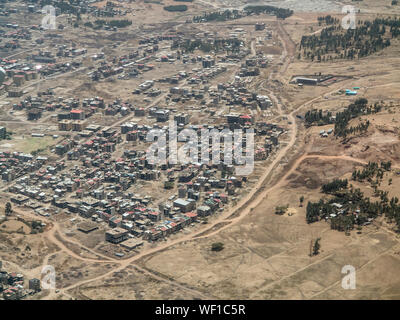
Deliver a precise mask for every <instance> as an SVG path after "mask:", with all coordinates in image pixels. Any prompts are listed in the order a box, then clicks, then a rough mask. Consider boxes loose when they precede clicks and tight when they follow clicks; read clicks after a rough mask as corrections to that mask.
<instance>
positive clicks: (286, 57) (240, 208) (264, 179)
mask: <svg viewBox="0 0 400 320" xmlns="http://www.w3.org/2000/svg"><path fill="white" fill-rule="evenodd" d="M278 27H279V33H280V36H281V39H282V42H283V45H284V50H283V53H282V60H283V62H284V63H283V65H282V69H283V70H282V71H283V73H284V72H286V70H287V68H288V66H289V65H290V62H291V59H292V58H293V55H294V50H293V45H294V44H293V42H292V41H291V39H290V38H289V36H288V35H287V33H286V31H285V30H284V28H283V26H282V25H281V23H280V22H278ZM271 77H272V74H271V76H270V77H269V79H270V78H271ZM269 79H268V80H269ZM335 91H337V90H333V91H332V92H335ZM269 94H270V95H271V98H272V99H273V100H274V102H275V105H276V106H277V109H278V112H279V114H280V115H282V116H283V115H285V114H284V112H283V111H282V105H281V103H280V102H279V100H278V98H277V97H276V96H275V95H274V93H273V92H270V93H269ZM325 95H326V93H325V94H323V95H321V96H318V97H316V98H313V99H311V100H309V101H307V102H306V103H304V104H302V105H300V106H299V107H298V108H296V109H295V110H293V111H292V112H291V113H289V114H287V115H285V116H286V117H287V118H288V121H289V123H290V129H289V134H290V139H289V141H288V143H287V144H286V146H284V147H282V148H281V149H280V150H279V151H278V153H277V154H276V156H275V159H274V160H273V162H272V163H271V164H270V165H269V166H268V167H267V168H266V169H265V171H264V172H263V174H262V176H261V177H260V178H259V180H258V182H257V183H256V185H255V186H254V188H253V189H252V190H251V191H250V192H249V193H248V194H247V195H246V196H244V197H243V198H242V199H240V201H239V202H238V204H237V205H236V206H235V207H233V208H231V209H230V210H227V211H226V212H224V213H223V214H221V216H219V217H218V218H216V219H215V220H214V221H213V222H212V223H210V224H208V225H207V226H206V227H205V228H203V229H202V230H200V231H197V232H195V233H192V234H189V235H185V236H183V237H181V238H179V239H176V240H172V241H171V240H169V241H168V242H166V243H165V244H161V245H158V246H157V247H155V248H152V249H150V250H146V251H144V252H141V253H139V254H137V255H136V256H134V257H131V258H128V259H125V260H120V259H114V258H110V257H106V256H104V255H102V254H99V253H97V252H95V251H94V250H92V249H90V248H86V247H85V246H83V245H82V244H81V243H79V242H77V241H74V240H71V239H66V238H65V236H64V235H63V234H62V232H61V229H60V226H59V224H58V223H55V222H51V223H53V228H52V229H51V230H50V231H48V232H46V233H45V235H46V237H47V238H48V239H49V240H50V241H51V242H53V243H54V244H56V245H57V246H58V247H59V248H60V250H61V251H63V252H65V253H66V254H68V255H69V256H71V257H73V258H75V259H79V260H84V261H86V262H90V263H115V264H118V267H116V268H113V269H112V270H110V271H108V272H106V273H104V274H102V275H99V276H96V277H93V278H91V279H86V280H82V281H79V282H76V283H75V284H73V285H70V286H68V287H65V288H62V289H61V290H60V293H63V294H65V295H67V296H69V297H71V296H70V294H68V293H67V291H68V290H71V289H75V288H78V287H80V286H83V285H85V284H88V283H91V282H94V281H97V280H100V279H103V278H106V277H108V276H111V275H113V274H114V273H116V272H119V271H121V270H123V269H125V268H127V267H128V266H130V265H133V266H134V268H136V269H137V270H139V271H140V272H143V273H145V274H147V275H149V276H151V277H153V278H155V279H157V280H159V281H162V282H166V283H168V284H170V285H173V286H176V287H179V288H180V289H183V290H185V291H187V292H190V293H191V294H193V295H194V296H197V297H201V298H206V299H207V298H208V299H213V298H215V297H209V296H205V294H204V293H202V292H200V291H197V290H195V289H193V288H190V287H188V286H186V285H184V284H181V283H179V282H178V281H176V280H170V279H168V278H166V277H163V276H160V275H158V274H155V273H153V272H151V271H150V270H148V269H144V268H141V267H140V266H138V265H137V263H135V262H138V261H139V260H140V259H142V258H144V257H149V256H151V255H153V254H155V253H158V252H161V251H163V250H166V249H168V248H171V247H172V246H175V245H178V244H181V243H184V242H186V241H191V240H194V239H200V238H207V237H211V236H213V235H216V234H218V233H219V232H221V231H223V230H225V229H227V228H229V227H231V226H232V225H234V224H236V223H238V222H239V221H241V220H242V219H243V218H245V217H246V216H247V215H248V214H249V213H250V212H251V210H252V209H253V208H255V207H256V206H258V205H259V204H260V203H261V201H262V200H263V199H265V197H266V196H267V194H268V193H269V192H271V191H272V190H273V189H276V188H278V187H281V186H282V185H283V184H284V183H285V182H286V179H287V177H288V176H289V175H290V174H291V173H292V172H293V171H294V170H296V168H297V167H298V166H299V165H300V163H301V162H302V161H303V160H305V159H309V158H316V159H323V160H333V159H340V160H346V161H353V162H357V163H360V164H365V161H363V160H360V159H355V158H352V157H350V156H346V155H338V156H319V155H307V154H305V155H303V156H301V157H300V158H298V159H297V160H296V162H295V163H294V164H293V165H292V167H291V168H290V169H289V171H287V172H286V174H285V175H284V176H283V177H282V178H280V179H279V180H278V182H277V183H275V185H273V186H271V187H269V188H264V187H265V186H266V185H267V184H268V182H269V177H270V175H271V173H272V172H273V170H274V169H276V168H277V167H278V166H279V165H280V163H281V161H282V160H283V159H284V158H285V157H286V156H287V155H288V153H289V151H290V150H291V149H292V147H293V146H294V145H295V143H296V135H297V132H298V124H297V122H296V118H295V115H296V113H298V112H299V111H300V110H301V109H303V108H305V107H307V106H309V105H310V104H312V103H313V102H315V101H316V100H318V99H321V98H322V97H323V96H325ZM125 121H126V119H125ZM20 213H21V214H23V215H27V213H26V212H20ZM235 213H238V215H237V216H235V217H233V218H230V217H231V216H232V215H234V214H235ZM34 217H35V219H38V217H37V216H34ZM40 220H43V221H46V222H50V221H49V220H47V219H45V218H40ZM221 223H225V225H224V226H222V227H219V228H217V229H216V230H214V228H216V227H218V226H219V224H221ZM205 233H206V234H205ZM56 234H58V237H56ZM59 239H62V241H60V240H59ZM65 242H69V243H72V244H76V245H79V247H81V248H83V249H85V250H87V251H89V252H91V253H92V254H95V255H97V256H98V257H100V258H101V259H93V258H85V257H82V256H80V255H78V254H77V253H75V252H74V251H72V250H71V249H70V248H68V247H67V246H66V245H65ZM52 254H54V253H52ZM49 256H50V255H49ZM47 259H48V257H47V258H46V261H47ZM53 297H56V294H55V292H51V293H50V295H48V296H47V297H46V298H47V299H50V298H53Z"/></svg>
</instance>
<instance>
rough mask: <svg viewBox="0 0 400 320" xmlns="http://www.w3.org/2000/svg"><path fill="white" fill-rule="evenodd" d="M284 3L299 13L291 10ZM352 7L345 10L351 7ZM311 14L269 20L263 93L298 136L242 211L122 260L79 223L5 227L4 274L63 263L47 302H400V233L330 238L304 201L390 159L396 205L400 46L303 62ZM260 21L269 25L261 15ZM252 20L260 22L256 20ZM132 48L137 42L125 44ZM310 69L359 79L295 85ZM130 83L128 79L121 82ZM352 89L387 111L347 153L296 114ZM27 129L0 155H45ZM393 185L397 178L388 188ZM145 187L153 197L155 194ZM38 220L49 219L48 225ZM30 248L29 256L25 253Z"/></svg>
mask: <svg viewBox="0 0 400 320" xmlns="http://www.w3.org/2000/svg"><path fill="white" fill-rule="evenodd" d="M164 2H165V3H169V2H170V1H164ZM225 2H226V1H225ZM278 2H279V4H281V3H286V5H288V6H290V5H291V4H290V1H282V2H280V1H276V3H278ZM347 2H349V1H347ZM347 2H345V1H342V3H343V4H347ZM273 3H275V2H273ZM327 3H329V4H327V5H322V4H321V6H322V7H323V8H322V7H318V8H317V9H316V10H315V11H330V10H332V11H333V12H337V4H333V2H327ZM349 3H350V2H349ZM375 3H376V1H375V2H374V1H367V0H364V2H363V3H357V5H359V6H360V7H361V8H362V12H361V13H362V14H365V18H367V17H372V15H371V16H370V15H369V14H370V13H372V12H374V10H379V12H381V13H382V14H385V13H387V12H388V10H389V9H388V6H389V7H390V3H389V1H386V0H385V4H381V5H378V4H375ZM207 4H208V1H199V3H197V4H194V5H193V8H199V7H202V6H203V5H204V6H206V5H207ZM224 5H226V3H224V1H218V2H217V6H220V7H224ZM238 5H242V4H238ZM307 5H308V7H307V9H305V10H304V11H308V12H307V13H303V12H299V13H297V12H296V14H295V15H294V16H292V17H290V18H289V19H287V20H285V21H283V22H282V21H276V19H275V18H273V17H269V16H264V17H265V21H266V22H267V23H270V27H271V28H273V30H274V37H275V38H276V42H277V43H276V45H275V46H273V47H267V48H265V47H264V48H263V47H259V48H257V50H261V51H264V50H265V52H266V53H267V54H271V55H275V56H276V57H275V58H276V59H275V60H274V63H273V64H272V65H271V66H270V67H269V68H268V69H267V70H266V71H263V74H262V77H260V79H261V80H259V81H258V82H256V83H254V86H258V87H261V88H263V90H264V92H265V94H268V95H270V96H271V98H273V100H274V102H275V103H276V109H274V110H273V112H274V117H275V118H274V120H280V121H281V122H280V123H282V124H285V125H286V127H287V129H288V133H287V136H286V137H285V140H284V142H283V143H282V148H281V149H280V150H279V151H278V152H277V153H276V154H274V156H273V157H272V158H271V159H269V160H268V161H267V162H266V163H264V164H263V166H259V167H257V168H256V171H255V173H254V176H253V177H252V178H253V182H252V184H250V187H249V188H248V189H247V190H245V192H244V193H243V194H242V197H241V198H240V199H239V200H238V201H237V203H235V204H231V205H230V206H229V208H228V209H227V210H226V211H225V212H223V213H221V214H218V215H217V216H216V217H215V218H214V219H212V220H210V221H209V223H208V224H206V225H201V226H196V227H195V228H194V230H190V232H188V233H186V234H180V235H177V236H174V237H171V238H170V239H169V240H168V241H166V242H163V243H157V244H151V245H149V244H146V245H145V247H144V248H143V249H141V250H140V251H134V252H131V253H130V254H129V255H127V256H125V257H124V258H117V257H115V255H113V254H107V252H106V250H102V249H101V248H102V245H101V244H102V236H103V233H101V231H95V232H93V233H90V234H89V235H86V234H82V233H80V232H79V231H77V230H76V225H77V224H78V222H79V221H78V222H76V223H71V222H70V220H69V219H70V217H68V216H65V217H64V216H59V217H57V218H56V219H55V220H56V221H52V225H51V227H49V228H47V229H46V230H45V231H44V232H43V233H40V234H29V230H24V231H26V232H25V234H22V233H17V231H18V230H19V226H18V225H17V226H16V225H12V224H11V223H10V222H4V223H3V224H5V228H4V229H5V230H4V232H1V230H2V226H3V225H2V224H0V237H1V238H2V241H0V242H1V244H0V246H1V247H2V248H1V250H0V257H1V259H2V260H3V263H4V265H5V266H7V267H11V268H14V269H16V270H19V271H21V272H24V273H25V274H28V275H31V276H36V277H38V276H40V269H41V268H40V267H41V266H42V265H44V264H52V265H54V266H55V267H56V270H58V271H57V288H58V289H59V290H57V292H55V291H51V292H44V293H43V294H42V296H40V298H43V299H73V298H76V299H138V300H139V299H207V298H208V299H399V298H400V276H399V274H398V270H399V267H400V243H399V236H398V234H396V233H395V232H394V226H393V225H392V224H388V223H387V222H386V221H385V220H384V219H383V218H379V219H377V220H376V221H375V222H374V223H373V224H371V225H369V226H365V227H363V228H362V231H360V232H356V231H352V232H351V234H350V235H345V234H344V233H343V232H338V231H335V230H331V229H330V226H329V224H328V223H326V222H324V221H320V222H317V223H314V224H307V223H306V220H305V206H299V198H300V197H301V196H304V198H305V203H307V201H317V200H319V199H320V198H321V193H320V191H319V190H320V187H321V185H322V184H323V183H326V182H328V181H329V180H331V179H333V178H349V177H350V176H351V172H352V171H353V170H354V169H355V168H357V167H361V166H362V165H363V164H366V163H367V162H368V161H387V160H391V161H392V166H393V167H394V169H393V170H392V171H391V172H390V173H388V174H387V175H386V176H385V177H384V179H383V182H382V185H383V186H382V188H383V189H384V190H387V191H388V192H389V194H390V195H391V196H395V195H399V194H400V177H399V175H398V174H397V171H396V170H398V168H400V156H399V149H400V139H399V121H400V116H399V110H398V109H399V108H400V79H399V76H398V74H399V72H400V63H399V62H400V57H399V55H398V52H399V50H400V43H399V42H398V41H393V44H392V46H390V47H389V48H387V49H385V50H383V51H381V52H379V53H377V54H374V55H372V56H370V57H367V58H363V59H360V60H358V61H356V62H355V61H340V62H335V63H310V62H305V61H298V60H297V59H296V50H295V46H296V44H298V42H299V40H300V39H301V35H303V34H308V33H313V32H316V31H318V28H319V27H318V23H317V21H316V18H317V16H318V15H320V13H310V12H309V11H313V10H311V9H310V8H311V6H313V2H312V1H308V2H307ZM189 6H192V5H189ZM160 8H161V9H160ZM193 8H191V9H190V10H189V11H188V12H187V13H184V14H182V15H179V14H173V13H168V14H165V12H163V11H162V6H160V5H156V4H143V3H139V7H138V8H137V9H136V11H134V12H135V14H137V15H139V14H141V12H142V11H143V10H150V9H151V11H150V12H151V14H149V15H146V18H145V19H146V20H145V21H143V23H144V24H147V23H150V22H151V21H153V19H155V17H159V16H160V15H161V14H162V15H165V19H166V20H167V21H169V20H171V21H179V23H180V21H184V20H185V15H186V14H190V13H191V12H192V11H193V10H194V9H193ZM321 8H322V9H323V10H322V9H321ZM160 10H161V11H160ZM396 10H398V9H397V8H396ZM146 12H147V11H146ZM259 20H262V19H260V18H257V21H259ZM249 21H250V22H251V23H254V21H256V20H255V19H253V18H249ZM141 22H142V21H141ZM240 22H243V21H240ZM245 22H248V21H245ZM250 22H249V23H250ZM177 23H178V22H177ZM236 24H237V22H233V23H232V25H236ZM133 27H138V26H133ZM133 27H132V28H133ZM214 27H215V28H217V27H218V26H214ZM71 37H73V35H71ZM101 40H102V41H107V39H106V40H103V39H101ZM130 41H132V42H131V43H134V42H135V41H136V40H134V39H132V40H128V41H127V43H128V44H129V42H130ZM278 42H279V43H278ZM304 70H306V72H307V74H314V73H318V72H323V73H332V74H338V75H346V76H351V77H352V79H348V80H345V81H341V82H338V83H336V84H332V85H330V86H327V87H322V86H318V87H313V86H304V87H303V88H299V87H298V86H296V85H293V84H290V83H289V81H290V79H291V78H292V77H293V75H297V74H302V73H304ZM162 72H167V73H168V72H171V73H173V72H174V70H173V67H172V66H171V68H167V70H165V69H163V70H160V73H162ZM82 78H83V76H82ZM144 80H146V79H138V80H136V79H135V80H129V81H128V82H125V83H124V85H121V86H118V94H119V95H120V96H123V97H128V95H129V94H130V92H131V90H132V87H134V86H136V85H137V84H138V83H140V82H142V81H144ZM84 82H85V81H83V83H84ZM121 83H123V82H122V81H121V80H118V84H121ZM43 86H49V85H48V84H46V85H45V84H44V85H43ZM354 86H358V87H360V90H359V93H358V96H362V97H365V98H367V99H368V100H369V101H370V102H371V103H373V102H377V101H381V100H383V101H385V104H386V107H385V108H384V109H383V110H382V111H381V112H380V113H378V114H375V115H368V116H362V117H361V119H362V120H369V121H370V122H371V126H370V127H369V129H368V131H367V132H366V133H363V134H362V135H357V136H354V137H351V139H349V141H348V142H347V143H346V144H342V141H341V140H340V139H336V138H335V137H333V136H329V137H328V138H324V139H323V138H321V137H320V136H319V131H320V130H322V129H325V130H327V129H329V128H332V126H324V127H311V128H309V129H306V128H305V127H304V123H303V122H302V121H301V120H299V119H298V118H297V117H296V115H304V113H305V112H306V111H307V110H309V109H313V108H318V109H323V110H330V111H338V110H341V109H342V108H343V107H344V106H347V105H348V104H349V103H350V102H351V101H353V100H354V97H348V96H345V95H343V94H339V93H338V91H339V90H341V89H345V88H351V87H354ZM52 87H53V88H56V92H57V94H58V93H60V94H61V93H62V92H65V90H69V91H68V93H70V94H72V93H73V94H79V93H83V92H90V93H91V94H93V95H96V94H97V93H98V92H101V93H102V95H103V96H104V97H105V98H109V99H112V98H113V94H114V93H115V92H113V88H115V83H106V82H102V83H100V84H95V85H89V84H87V85H85V84H83V85H82V83H79V84H78V82H75V78H74V76H70V77H66V78H63V79H60V80H59V81H58V82H57V81H56V82H53V83H52ZM1 116H2V118H1V120H2V121H3V123H4V124H12V121H13V120H9V119H8V118H7V117H8V116H9V115H7V114H4V113H3V114H2V115H1ZM271 120H272V119H271ZM104 121H105V122H106V120H104ZM352 121H353V123H355V122H358V121H360V120H359V119H354V120H352ZM0 123H1V121H0ZM36 125H38V124H36ZM18 126H19V125H18V123H17V124H14V128H15V129H13V130H15V132H16V133H15V136H13V137H12V140H11V141H7V140H5V141H3V143H2V144H0V148H1V149H2V150H3V149H8V148H12V147H13V146H14V145H15V144H20V145H21V148H25V150H27V151H26V152H31V151H33V150H37V149H38V148H39V147H38V146H36V145H35V141H33V140H32V141H29V142H28V141H25V140H24V138H23V137H22V136H23V130H25V129H26V128H24V129H21V128H18ZM27 126H28V128H29V125H27ZM32 127H33V126H32ZM30 130H32V128H30ZM49 130H51V129H49ZM52 144H53V141H44V142H43V145H41V146H40V147H41V148H44V149H47V148H48V147H49V146H51V145H52ZM54 144H55V142H54ZM42 152H43V153H45V151H42ZM396 168H397V169H396ZM389 179H392V183H391V184H390V185H389V183H388V180H389ZM354 184H355V185H357V187H360V188H362V190H363V191H364V192H365V194H369V193H371V192H372V191H371V190H370V188H369V187H368V186H365V185H364V184H357V183H354ZM146 187H147V188H150V189H151V187H152V186H151V185H150V186H146ZM163 196H164V197H167V196H168V195H163ZM281 205H288V206H289V211H288V213H289V214H285V215H282V216H279V215H276V214H275V213H274V212H275V208H276V207H277V206H281ZM15 211H16V212H17V213H18V214H20V215H24V216H28V217H32V216H34V215H33V214H32V212H31V211H30V210H29V209H26V208H15ZM34 217H36V216H34ZM36 218H37V217H36ZM40 219H41V220H43V221H44V222H49V221H48V220H47V219H46V218H40ZM14 224H15V223H14ZM319 237H320V238H321V253H320V254H319V255H317V256H314V257H310V256H309V253H310V242H311V241H313V240H315V239H316V238H319ZM215 242H222V243H223V244H224V249H223V250H222V251H220V252H213V251H211V245H212V244H213V243H215ZM28 244H29V247H30V250H27V249H26V246H27V245H28ZM103 244H104V242H103ZM28 251H29V252H28ZM345 265H352V266H354V267H355V268H356V272H357V273H356V277H357V287H356V289H355V290H344V289H343V288H342V286H341V281H342V278H343V276H344V275H343V274H342V273H341V270H342V268H343V266H345Z"/></svg>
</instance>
